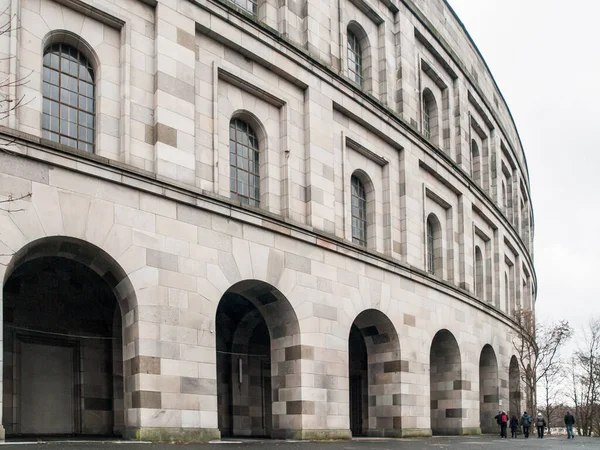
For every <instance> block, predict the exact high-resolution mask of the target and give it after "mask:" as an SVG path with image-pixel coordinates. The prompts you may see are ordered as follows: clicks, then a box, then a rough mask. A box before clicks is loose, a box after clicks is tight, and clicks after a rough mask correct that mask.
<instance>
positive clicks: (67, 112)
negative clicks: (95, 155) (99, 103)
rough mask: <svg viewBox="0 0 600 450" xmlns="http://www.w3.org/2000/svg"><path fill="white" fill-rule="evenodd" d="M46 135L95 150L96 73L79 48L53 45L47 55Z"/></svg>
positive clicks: (43, 110)
mask: <svg viewBox="0 0 600 450" xmlns="http://www.w3.org/2000/svg"><path fill="white" fill-rule="evenodd" d="M43 61H44V69H43V77H44V79H43V86H42V94H43V108H42V132H43V136H44V138H46V139H50V140H51V141H54V142H60V143H62V144H65V145H69V146H71V147H74V148H78V149H80V150H84V151H87V152H93V151H94V135H95V126H94V113H95V105H94V70H93V68H92V66H91V65H90V62H89V61H88V60H87V59H86V58H85V57H84V56H83V55H82V54H81V53H80V52H79V51H78V50H77V49H75V48H73V47H71V46H69V45H65V44H53V45H51V46H50V47H48V48H47V49H46V51H45V52H44V59H43Z"/></svg>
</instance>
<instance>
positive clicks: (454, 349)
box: [429, 330, 470, 435]
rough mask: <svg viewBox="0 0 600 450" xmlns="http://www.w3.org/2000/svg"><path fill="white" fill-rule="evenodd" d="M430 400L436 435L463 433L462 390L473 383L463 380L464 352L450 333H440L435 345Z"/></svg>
mask: <svg viewBox="0 0 600 450" xmlns="http://www.w3.org/2000/svg"><path fill="white" fill-rule="evenodd" d="M429 362H430V375H429V377H430V401H431V431H432V433H433V434H434V435H456V434H462V432H463V428H462V419H463V417H464V411H463V407H462V392H461V391H462V390H463V389H464V390H469V389H470V386H469V384H470V383H469V382H467V381H464V380H462V378H461V374H462V365H461V358H460V349H459V347H458V342H456V338H455V337H454V335H453V334H452V333H451V332H450V331H448V330H441V331H438V332H437V334H436V335H435V337H434V338H433V342H432V343H431V353H430V357H429Z"/></svg>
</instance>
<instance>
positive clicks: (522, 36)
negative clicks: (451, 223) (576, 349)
mask: <svg viewBox="0 0 600 450" xmlns="http://www.w3.org/2000/svg"><path fill="white" fill-rule="evenodd" d="M449 3H450V5H451V6H452V8H453V9H454V10H455V12H456V13H457V14H458V16H459V17H460V19H461V21H462V22H463V24H464V25H465V27H466V28H467V30H468V31H469V34H470V35H471V37H472V38H473V40H474V41H475V44H476V45H477V47H478V48H479V50H480V52H481V54H482V55H483V57H484V58H485V60H486V62H487V64H488V66H489V68H490V70H491V72H492V74H493V75H494V78H495V79H496V82H497V84H498V86H499V88H500V90H501V92H502V94H503V95H504V98H505V99H506V102H507V103H508V106H509V108H510V110H511V112H512V114H513V117H514V119H515V122H516V124H517V129H518V130H519V133H520V135H521V140H522V142H523V148H524V149H525V155H526V157H527V163H528V166H529V174H530V179H531V192H532V203H533V210H534V219H535V262H534V264H535V268H536V271H537V277H538V295H537V305H536V310H537V314H538V319H539V320H543V321H553V320H558V319H562V318H565V319H567V320H569V322H570V323H571V325H572V326H573V327H574V328H575V330H576V331H577V332H578V333H579V332H580V330H581V329H582V327H584V326H586V325H587V323H588V318H589V317H590V316H591V315H596V316H600V295H599V294H600V272H598V270H599V269H600V264H599V263H600V239H599V238H600V235H597V234H596V233H597V232H598V230H600V226H599V224H600V208H598V206H599V205H600V201H599V199H598V195H599V194H600V184H599V182H598V175H599V174H600V152H599V150H600V147H599V145H598V142H599V140H600V137H599V136H598V134H599V132H600V57H599V56H598V43H600V37H599V33H600V24H599V23H598V17H600V2H598V1H595V0H570V1H569V2H564V0H449ZM596 276H598V278H596ZM573 344H574V342H573V343H571V345H573Z"/></svg>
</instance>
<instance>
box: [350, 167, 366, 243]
mask: <svg viewBox="0 0 600 450" xmlns="http://www.w3.org/2000/svg"><path fill="white" fill-rule="evenodd" d="M351 184H352V202H351V204H352V242H354V243H355V244H358V245H362V246H363V247H366V246H367V197H366V195H365V187H364V186H363V184H362V183H361V182H360V180H359V179H358V177H355V176H353V177H352V179H351Z"/></svg>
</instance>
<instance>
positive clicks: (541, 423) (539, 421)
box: [535, 413, 546, 439]
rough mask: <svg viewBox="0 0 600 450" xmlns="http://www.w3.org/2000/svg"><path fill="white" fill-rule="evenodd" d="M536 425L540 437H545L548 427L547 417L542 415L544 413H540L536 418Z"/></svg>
mask: <svg viewBox="0 0 600 450" xmlns="http://www.w3.org/2000/svg"><path fill="white" fill-rule="evenodd" d="M535 426H536V427H537V432H538V438H540V439H541V438H543V437H544V428H546V419H544V417H543V416H542V413H538V415H537V418H536V419H535Z"/></svg>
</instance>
